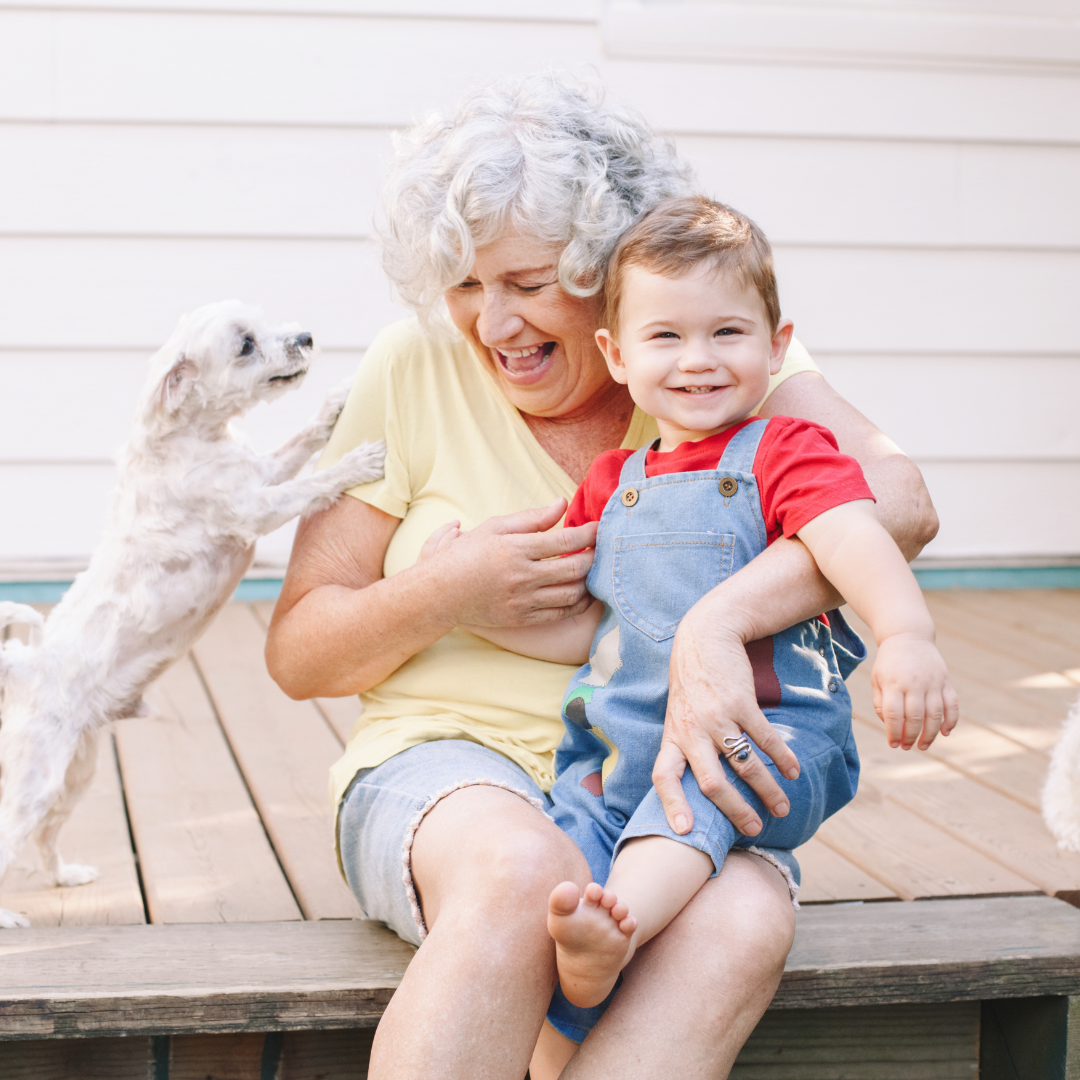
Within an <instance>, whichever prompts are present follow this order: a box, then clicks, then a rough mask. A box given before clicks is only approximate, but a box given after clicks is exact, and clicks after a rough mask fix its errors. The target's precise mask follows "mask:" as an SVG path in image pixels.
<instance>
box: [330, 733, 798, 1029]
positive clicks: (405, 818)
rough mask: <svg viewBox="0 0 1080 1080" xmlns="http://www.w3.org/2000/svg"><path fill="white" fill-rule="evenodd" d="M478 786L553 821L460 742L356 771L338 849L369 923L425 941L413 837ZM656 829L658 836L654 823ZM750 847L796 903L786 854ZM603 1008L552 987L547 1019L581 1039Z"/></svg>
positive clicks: (539, 801) (517, 778)
mask: <svg viewBox="0 0 1080 1080" xmlns="http://www.w3.org/2000/svg"><path fill="white" fill-rule="evenodd" d="M687 771H688V772H689V770H687ZM477 784H483V785H488V786H490V787H499V788H503V789H504V790H506V791H511V792H513V793H514V794H515V795H519V796H520V797H521V798H523V799H524V800H525V801H526V802H528V803H530V804H531V805H533V806H535V807H536V808H537V809H538V810H540V811H541V812H543V813H545V814H548V815H549V816H550V813H551V807H552V804H551V800H550V799H549V798H548V797H547V795H545V794H544V793H543V791H541V790H540V788H539V787H537V785H536V784H535V783H534V782H533V780H532V779H531V778H530V777H529V775H528V774H527V773H526V772H525V771H524V770H523V769H521V768H520V767H519V766H517V765H515V764H514V763H513V762H512V761H511V760H510V759H509V758H507V757H504V756H503V755H502V754H500V753H498V752H497V751H495V750H489V749H488V748H487V747H486V746H481V745H480V744H479V743H474V742H469V741H467V740H464V739H444V740H439V741H436V742H427V743H421V744H420V745H418V746H413V747H410V748H409V749H408V750H403V751H402V752H401V753H400V754H396V755H395V756H394V757H392V758H389V759H388V760H387V761H384V762H383V763H382V764H381V765H377V766H375V768H372V769H361V770H360V772H358V773H357V774H356V777H355V778H354V779H353V781H352V783H351V784H350V785H349V787H348V790H347V791H346V792H345V795H344V797H343V798H342V800H341V806H340V808H339V811H338V820H337V833H338V848H339V850H340V852H341V864H342V866H343V867H344V870H345V878H346V880H347V881H348V883H349V888H351V889H352V891H353V893H354V895H355V896H356V899H357V900H358V901H359V903H360V908H361V910H362V911H363V912H364V915H365V916H366V917H367V918H369V919H373V920H375V921H377V922H381V923H384V924H385V925H386V926H388V927H389V928H390V929H391V930H393V931H394V933H395V934H397V935H398V937H400V938H402V939H404V940H405V941H407V942H409V943H410V944H412V945H417V946H418V945H419V944H420V943H421V942H422V941H423V940H424V938H425V937H426V936H427V927H426V926H425V925H424V917H423V914H422V912H421V910H420V904H419V901H418V899H417V895H416V888H415V886H414V884H413V879H412V863H411V853H412V842H413V837H414V836H415V835H416V830H417V829H418V828H419V827H420V823H421V822H422V821H423V820H424V816H425V815H426V814H427V813H428V811H430V810H431V809H433V808H434V807H435V805H436V804H437V803H438V802H439V801H440V800H441V799H443V798H445V797H446V796H447V795H449V794H451V793H452V792H454V791H457V790H458V789H460V788H465V787H472V786H474V785H477ZM656 832H657V833H661V832H662V829H661V828H660V827H659V825H658V827H657V829H656ZM747 850H749V851H751V852H752V853H753V854H755V855H760V856H761V857H762V858H764V859H766V860H767V861H768V862H770V863H772V865H774V866H776V867H777V869H778V870H780V872H781V873H782V874H783V875H784V877H785V879H786V880H787V881H788V883H789V887H792V886H794V888H792V899H793V900H794V891H795V888H797V885H795V882H797V880H798V877H797V875H798V864H797V863H796V862H795V859H794V856H793V855H792V854H791V852H789V851H779V850H775V849H769V850H762V849H756V848H752V847H751V848H749V849H747ZM608 1000H609V1001H610V998H609V999H608ZM607 1004H608V1002H604V1003H603V1004H602V1005H598V1006H595V1007H593V1008H591V1009H580V1008H578V1007H577V1006H575V1005H571V1004H570V1003H569V1002H568V1001H567V1000H566V999H565V998H564V997H563V995H562V993H561V992H560V991H559V990H558V989H557V988H556V991H555V996H554V998H553V999H552V1003H551V1008H550V1010H549V1011H548V1017H547V1018H548V1022H549V1023H550V1024H551V1025H552V1026H553V1027H554V1028H555V1029H556V1031H558V1032H560V1033H561V1034H562V1035H565V1036H566V1037H567V1038H568V1039H572V1040H573V1041H574V1042H581V1041H582V1040H583V1039H584V1038H585V1036H586V1035H587V1034H588V1033H589V1031H590V1029H591V1028H592V1026H593V1025H594V1024H595V1023H596V1022H597V1020H599V1019H600V1017H601V1016H602V1015H603V1013H604V1010H605V1008H606V1007H607Z"/></svg>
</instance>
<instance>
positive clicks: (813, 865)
mask: <svg viewBox="0 0 1080 1080" xmlns="http://www.w3.org/2000/svg"><path fill="white" fill-rule="evenodd" d="M795 857H796V858H797V859H798V860H799V867H800V869H801V870H802V885H801V887H800V888H799V903H801V904H822V903H832V902H834V901H837V900H841V901H845V900H896V899H899V897H897V895H896V893H895V892H894V891H893V890H892V889H890V888H889V887H888V886H887V885H882V883H881V882H880V881H877V880H875V879H874V878H872V877H871V876H870V875H869V874H868V873H866V871H864V870H861V869H860V868H859V867H858V866H856V865H855V864H854V863H852V862H849V861H848V860H847V859H845V858H844V856H843V855H841V854H839V853H838V852H836V851H833V849H832V848H830V847H827V846H826V845H825V844H823V843H822V842H821V841H820V840H818V839H817V838H816V837H815V838H814V839H812V840H809V841H807V843H805V844H803V846H802V847H800V848H797V849H796V850H795Z"/></svg>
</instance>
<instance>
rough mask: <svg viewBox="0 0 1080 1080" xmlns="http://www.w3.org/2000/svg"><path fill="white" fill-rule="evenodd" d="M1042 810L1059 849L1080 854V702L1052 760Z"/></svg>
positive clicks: (1067, 724)
mask: <svg viewBox="0 0 1080 1080" xmlns="http://www.w3.org/2000/svg"><path fill="white" fill-rule="evenodd" d="M1042 806H1043V818H1044V819H1045V821H1046V824H1047V826H1048V828H1049V829H1050V831H1051V832H1052V833H1053V834H1054V836H1055V837H1056V839H1057V842H1058V847H1062V848H1065V849H1066V850H1067V851H1080V701H1078V702H1077V703H1076V704H1075V705H1074V706H1073V707H1072V711H1071V712H1070V713H1069V718H1068V719H1067V720H1066V721H1065V728H1064V730H1063V731H1062V734H1061V739H1060V741H1059V742H1058V744H1057V746H1055V747H1054V752H1053V754H1052V755H1051V757H1050V771H1049V772H1048V773H1047V776H1046V785H1045V786H1044V787H1043V793H1042Z"/></svg>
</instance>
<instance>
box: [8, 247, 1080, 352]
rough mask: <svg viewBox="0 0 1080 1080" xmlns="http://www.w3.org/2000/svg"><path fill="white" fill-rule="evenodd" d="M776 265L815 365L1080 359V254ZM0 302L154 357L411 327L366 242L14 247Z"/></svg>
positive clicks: (919, 255) (85, 342)
mask: <svg viewBox="0 0 1080 1080" xmlns="http://www.w3.org/2000/svg"><path fill="white" fill-rule="evenodd" d="M776 262H777V273H778V276H779V280H780V295H781V300H782V303H783V307H784V311H785V314H787V315H789V316H791V317H792V318H794V319H795V324H796V333H797V334H798V335H799V337H800V339H801V340H802V341H803V342H804V343H805V344H806V345H807V346H808V347H809V348H810V349H811V351H812V352H813V351H815V350H816V351H820V352H830V351H836V352H848V351H858V350H866V351H868V352H892V353H897V352H899V353H906V352H924V351H925V352H953V351H957V352H966V353H971V352H976V353H978V352H986V353H989V354H993V353H998V354H1001V353H1008V354H1016V353H1021V354H1024V355H1039V354H1040V353H1042V354H1073V353H1075V351H1076V348H1077V339H1076V331H1075V326H1074V323H1073V319H1072V314H1071V313H1072V307H1073V304H1074V302H1075V297H1076V296H1077V294H1078V293H1080V253H1076V254H1071V253H1063V252H1019V253H1017V252H993V251H990V252H971V251H929V250H914V251H905V250H900V249H892V250H888V249H884V250H883V249H859V248H841V247H833V248H801V247H789V246H784V245H777V248H776ZM0 295H3V296H4V297H5V301H6V303H7V311H6V313H5V318H4V320H3V322H2V323H0V348H15V347H27V346H31V347H37V348H50V347H53V348H55V347H80V346H83V347H85V346H96V347H118V346H128V347H132V346H138V347H144V346H147V345H148V344H152V343H154V342H158V341H162V340H164V338H165V336H166V335H167V334H168V332H169V331H170V330H171V329H172V326H173V325H174V323H175V320H176V317H177V315H178V314H179V313H181V312H183V311H186V310H190V309H191V308H193V307H197V306H198V305H199V304H202V303H206V302H207V301H210V300H217V299H222V298H224V297H229V296H239V297H240V298H241V299H245V300H248V301H250V302H254V303H259V304H262V305H264V306H265V307H266V308H267V310H269V311H279V312H282V313H283V315H286V316H288V317H291V318H297V319H299V320H300V321H301V322H303V323H305V324H306V325H308V326H310V327H311V328H312V330H313V332H314V333H316V335H318V337H319V339H320V340H321V341H322V342H323V344H324V345H330V346H334V347H337V348H362V347H364V346H366V345H367V344H368V343H369V342H370V341H371V337H372V336H373V335H374V334H375V333H376V332H377V331H378V330H379V329H380V327H382V326H384V325H386V324H387V323H388V322H390V321H392V320H393V319H395V318H398V317H400V316H401V314H403V309H402V308H400V307H399V306H398V305H397V304H396V303H394V301H393V300H392V299H391V297H390V289H389V286H388V285H387V283H386V281H385V279H384V278H383V276H382V271H381V269H380V267H379V265H378V253H377V251H376V249H375V245H374V244H373V243H370V242H363V241H355V242H353V241H331V240H304V241H301V240H295V241H294V240H266V241H256V240H244V239H233V240H221V239H205V240H202V239H200V240H194V239H167V238H150V239H113V238H100V239H98V238H91V239H80V238H73V239H65V238H56V239H47V240H46V239H30V238H6V239H5V238H3V237H0ZM133 298H138V302H137V303H133ZM1003 312H1007V313H1009V314H1008V316H1007V317H1005V318H1003V317H1002V313H1003Z"/></svg>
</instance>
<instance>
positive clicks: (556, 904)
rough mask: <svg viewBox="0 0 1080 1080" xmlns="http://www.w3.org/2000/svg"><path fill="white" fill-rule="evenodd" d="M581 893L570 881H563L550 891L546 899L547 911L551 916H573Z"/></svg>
mask: <svg viewBox="0 0 1080 1080" xmlns="http://www.w3.org/2000/svg"><path fill="white" fill-rule="evenodd" d="M580 899H581V893H580V892H578V887H577V886H576V885H575V884H574V883H573V882H572V881H564V882H563V883H562V884H561V885H556V886H555V888H554V889H552V890H551V896H549V897H548V910H549V911H550V912H551V914H552V915H573V914H574V912H575V911H577V906H578V900H580Z"/></svg>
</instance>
